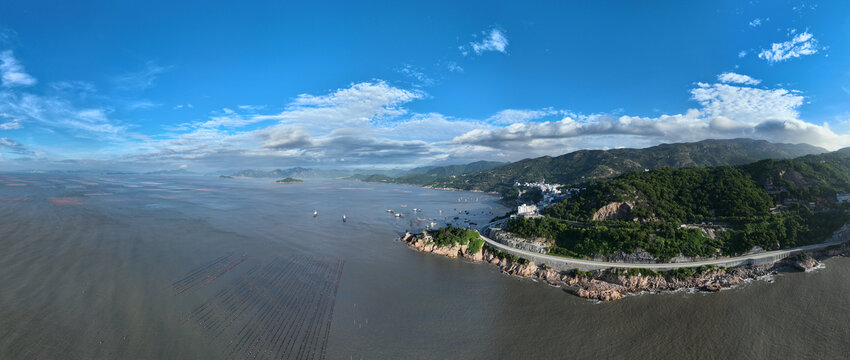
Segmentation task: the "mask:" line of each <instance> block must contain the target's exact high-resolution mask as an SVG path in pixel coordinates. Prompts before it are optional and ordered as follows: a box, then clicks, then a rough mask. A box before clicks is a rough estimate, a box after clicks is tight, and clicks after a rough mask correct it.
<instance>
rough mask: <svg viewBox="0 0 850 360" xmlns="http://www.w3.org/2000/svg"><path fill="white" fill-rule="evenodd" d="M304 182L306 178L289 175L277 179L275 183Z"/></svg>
mask: <svg viewBox="0 0 850 360" xmlns="http://www.w3.org/2000/svg"><path fill="white" fill-rule="evenodd" d="M302 182H304V180H301V179H296V178H291V177H288V178H283V179H280V180H276V181H275V184H294V183H302Z"/></svg>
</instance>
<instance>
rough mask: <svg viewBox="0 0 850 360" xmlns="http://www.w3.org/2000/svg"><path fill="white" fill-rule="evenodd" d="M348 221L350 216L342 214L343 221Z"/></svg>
mask: <svg viewBox="0 0 850 360" xmlns="http://www.w3.org/2000/svg"><path fill="white" fill-rule="evenodd" d="M346 221H348V218H346V217H345V214H342V222H346Z"/></svg>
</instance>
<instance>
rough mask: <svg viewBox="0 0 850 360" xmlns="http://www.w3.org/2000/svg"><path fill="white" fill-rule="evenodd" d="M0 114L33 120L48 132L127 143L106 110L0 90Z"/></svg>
mask: <svg viewBox="0 0 850 360" xmlns="http://www.w3.org/2000/svg"><path fill="white" fill-rule="evenodd" d="M0 112H3V113H4V114H8V115H10V116H12V117H15V118H17V119H21V120H27V121H29V120H32V121H36V122H38V123H40V124H41V125H43V126H45V127H47V128H49V129H62V130H67V131H70V132H71V133H72V134H73V135H74V136H78V137H84V138H89V139H101V140H113V141H119V140H120V141H124V140H128V139H127V138H126V137H125V136H124V135H127V134H126V127H124V126H122V125H117V124H116V122H115V121H113V120H112V119H110V118H109V113H110V112H111V110H110V109H108V108H99V107H78V106H76V105H74V104H72V103H71V102H70V101H69V100H68V99H65V98H61V97H52V96H41V95H35V94H29V93H16V92H9V91H0Z"/></svg>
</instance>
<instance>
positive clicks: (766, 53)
mask: <svg viewBox="0 0 850 360" xmlns="http://www.w3.org/2000/svg"><path fill="white" fill-rule="evenodd" d="M795 32H796V29H792V31H791V33H792V34H793V33H795ZM817 52H818V41H817V39H815V38H814V36H813V35H812V34H811V33H809V32H808V31H804V32H802V33H799V34H796V35H794V37H793V38H791V40H788V41H785V42H781V43H773V44H772V45H771V47H770V49H767V50H765V49H762V51H761V52H759V54H758V57H759V58H760V59H765V60H767V62H769V63H771V64H772V63H777V62H781V61H785V60H788V59H791V58H798V57H800V56H804V55H813V54H816V53H817Z"/></svg>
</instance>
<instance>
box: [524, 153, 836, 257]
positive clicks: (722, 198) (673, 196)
mask: <svg viewBox="0 0 850 360" xmlns="http://www.w3.org/2000/svg"><path fill="white" fill-rule="evenodd" d="M848 191H850V155H848V154H843V153H829V154H823V155H817V156H806V157H803V158H801V159H800V160H763V161H758V162H755V163H752V164H746V165H739V166H719V167H709V168H684V169H659V170H653V171H648V172H644V171H639V172H633V173H628V174H624V175H621V176H618V177H616V178H613V179H611V180H608V181H597V182H594V183H591V184H588V185H587V187H586V190H585V191H582V192H581V193H579V194H578V195H576V196H574V197H572V198H571V199H568V200H566V201H564V202H561V203H558V204H556V205H553V206H550V207H548V208H546V209H545V212H546V214H547V215H548V216H551V217H555V218H560V219H568V220H572V221H573V222H569V221H563V220H559V219H554V218H548V217H547V218H542V219H515V220H512V221H511V222H510V224H509V227H510V229H511V231H513V232H515V233H517V234H518V235H520V236H524V237H546V238H549V239H554V240H555V244H556V246H555V247H553V248H552V249H550V251H551V252H552V253H554V254H561V255H567V256H578V257H583V256H590V255H593V254H612V253H616V252H620V251H622V252H625V253H632V252H634V251H635V250H636V249H637V248H642V249H645V250H646V251H647V252H649V253H650V254H651V255H653V256H655V257H656V258H659V259H669V258H671V257H674V256H677V255H679V254H682V255H685V256H711V255H715V254H718V253H719V254H725V255H734V254H740V253H743V252H746V251H749V250H750V249H752V248H753V247H755V246H759V247H761V248H763V249H766V250H772V249H779V248H785V247H794V246H800V245H806V244H813V243H818V242H822V241H823V240H824V239H825V238H826V237H827V236H829V235H830V234H832V233H833V232H834V231H835V230H837V229H838V228H840V227H841V226H842V225H844V224H845V223H846V222H847V221H848V220H850V213H848V211H847V210H848V206H847V205H846V204H838V203H836V201H835V196H836V194H837V193H842V192H848ZM617 202H625V203H626V204H629V205H630V207H631V208H630V211H629V212H628V213H627V215H626V216H625V217H621V219H619V220H604V221H591V219H592V218H593V215H594V214H595V213H597V211H598V210H600V208H602V207H604V206H606V205H608V204H611V203H617ZM779 204H785V205H783V206H777V205H779ZM771 208H774V210H776V211H774V212H772V211H771ZM619 214H620V215H622V214H623V213H619ZM705 222H718V223H721V224H722V226H717V227H711V226H705V225H701V227H703V228H704V229H708V228H711V229H712V230H711V232H712V234H711V235H709V231H708V230H705V231H704V230H702V229H697V228H694V227H693V226H691V227H681V226H680V225H681V224H685V223H692V224H697V225H698V226H699V224H702V223H705ZM715 230H716V231H715Z"/></svg>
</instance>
